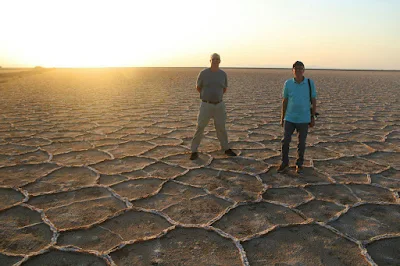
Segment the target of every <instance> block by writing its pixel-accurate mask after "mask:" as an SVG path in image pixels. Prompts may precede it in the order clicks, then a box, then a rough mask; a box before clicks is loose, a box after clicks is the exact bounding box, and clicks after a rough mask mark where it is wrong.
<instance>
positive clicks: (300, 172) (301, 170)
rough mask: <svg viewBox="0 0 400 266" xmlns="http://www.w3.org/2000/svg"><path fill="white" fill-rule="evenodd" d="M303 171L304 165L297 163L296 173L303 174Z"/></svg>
mask: <svg viewBox="0 0 400 266" xmlns="http://www.w3.org/2000/svg"><path fill="white" fill-rule="evenodd" d="M303 172H304V171H303V166H299V165H296V173H298V174H302V173H303Z"/></svg>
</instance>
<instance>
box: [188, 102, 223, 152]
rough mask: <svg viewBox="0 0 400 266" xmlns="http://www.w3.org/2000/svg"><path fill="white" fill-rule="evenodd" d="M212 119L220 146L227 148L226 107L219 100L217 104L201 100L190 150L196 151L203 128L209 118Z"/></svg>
mask: <svg viewBox="0 0 400 266" xmlns="http://www.w3.org/2000/svg"><path fill="white" fill-rule="evenodd" d="M211 118H213V119H214V125H215V130H216V131H217V137H218V140H219V143H220V144H221V148H222V149H223V150H224V151H226V150H227V149H229V146H228V134H227V133H226V129H225V122H226V109H225V103H224V102H220V103H218V104H212V103H205V102H201V105H200V111H199V115H198V117H197V128H196V133H195V134H194V136H193V140H192V147H191V150H192V152H197V149H198V147H199V145H200V142H201V139H202V138H203V136H204V134H203V133H204V129H205V128H206V126H207V125H208V122H209V121H210V119H211Z"/></svg>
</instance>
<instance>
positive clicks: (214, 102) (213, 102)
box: [202, 100, 222, 104]
mask: <svg viewBox="0 0 400 266" xmlns="http://www.w3.org/2000/svg"><path fill="white" fill-rule="evenodd" d="M202 101H203V103H211V104H219V103H220V102H222V101H219V102H210V101H205V100H202Z"/></svg>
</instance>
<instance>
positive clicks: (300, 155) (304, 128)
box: [296, 123, 308, 166]
mask: <svg viewBox="0 0 400 266" xmlns="http://www.w3.org/2000/svg"><path fill="white" fill-rule="evenodd" d="M296 128H297V137H298V144H297V160H296V165H297V166H303V163H304V152H305V150H306V139H307V134H308V124H307V123H301V124H296Z"/></svg>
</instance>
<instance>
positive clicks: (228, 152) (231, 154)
mask: <svg viewBox="0 0 400 266" xmlns="http://www.w3.org/2000/svg"><path fill="white" fill-rule="evenodd" d="M225 154H226V155H228V156H237V154H236V153H235V152H234V151H233V150H231V149H227V150H226V151H225Z"/></svg>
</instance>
